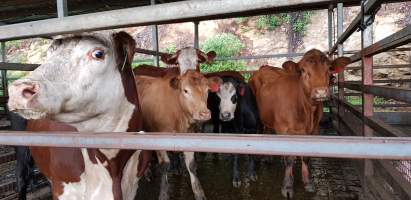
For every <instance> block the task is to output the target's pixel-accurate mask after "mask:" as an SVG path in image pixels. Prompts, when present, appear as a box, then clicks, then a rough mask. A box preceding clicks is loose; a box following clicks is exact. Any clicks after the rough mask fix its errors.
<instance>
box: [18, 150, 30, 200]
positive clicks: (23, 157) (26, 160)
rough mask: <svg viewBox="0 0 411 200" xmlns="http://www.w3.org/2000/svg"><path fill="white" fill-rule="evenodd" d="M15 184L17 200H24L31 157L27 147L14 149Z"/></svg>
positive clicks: (28, 180) (28, 179)
mask: <svg viewBox="0 0 411 200" xmlns="http://www.w3.org/2000/svg"><path fill="white" fill-rule="evenodd" d="M16 155H17V156H16V157H17V165H16V178H17V180H16V183H17V192H18V195H19V200H26V196H27V186H28V184H29V182H30V181H31V178H32V176H31V173H32V171H31V170H32V166H31V162H32V161H31V155H30V150H29V149H28V148H27V147H16Z"/></svg>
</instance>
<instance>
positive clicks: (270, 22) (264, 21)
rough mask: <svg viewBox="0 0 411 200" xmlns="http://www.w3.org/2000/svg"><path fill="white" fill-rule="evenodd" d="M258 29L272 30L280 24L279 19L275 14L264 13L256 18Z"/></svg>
mask: <svg viewBox="0 0 411 200" xmlns="http://www.w3.org/2000/svg"><path fill="white" fill-rule="evenodd" d="M256 23H257V24H256V25H257V28H258V29H266V28H267V29H268V30H274V29H275V28H277V27H279V26H280V25H281V19H280V18H279V17H278V16H277V15H264V16H260V17H258V19H257V22H256Z"/></svg>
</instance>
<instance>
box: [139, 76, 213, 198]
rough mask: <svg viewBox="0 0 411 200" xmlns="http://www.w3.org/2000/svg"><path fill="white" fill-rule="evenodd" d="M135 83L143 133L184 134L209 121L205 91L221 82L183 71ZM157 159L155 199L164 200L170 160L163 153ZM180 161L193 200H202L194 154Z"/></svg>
mask: <svg viewBox="0 0 411 200" xmlns="http://www.w3.org/2000/svg"><path fill="white" fill-rule="evenodd" d="M136 83H137V88H138V91H139V92H138V96H139V99H140V104H141V111H142V113H143V127H144V129H145V130H147V131H153V132H176V133H187V132H193V129H194V126H195V124H196V123H198V122H203V121H206V120H209V119H210V117H211V113H210V110H209V109H208V108H207V96H208V90H209V89H211V90H214V91H216V89H218V84H219V83H221V79H219V78H217V77H210V78H208V79H207V78H205V77H204V75H202V74H201V73H200V72H197V71H195V70H187V71H186V72H185V73H184V74H183V75H176V76H165V77H150V76H137V78H136ZM157 156H158V160H159V163H160V166H161V172H162V176H161V177H162V178H161V186H160V188H161V189H160V196H159V199H168V198H169V197H168V191H167V190H168V182H167V168H168V166H169V162H170V160H169V158H168V155H167V153H166V152H164V151H158V152H157ZM184 157H185V164H186V167H187V170H188V172H189V174H190V180H191V186H192V189H193V192H194V196H195V199H196V200H204V199H206V197H205V194H204V191H203V189H202V187H201V184H200V181H199V180H198V178H197V175H196V164H195V160H194V152H184Z"/></svg>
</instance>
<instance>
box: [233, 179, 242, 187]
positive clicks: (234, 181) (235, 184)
mask: <svg viewBox="0 0 411 200" xmlns="http://www.w3.org/2000/svg"><path fill="white" fill-rule="evenodd" d="M240 186H241V181H240V180H233V187H235V188H239V187H240Z"/></svg>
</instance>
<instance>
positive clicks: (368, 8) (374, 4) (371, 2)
mask: <svg viewBox="0 0 411 200" xmlns="http://www.w3.org/2000/svg"><path fill="white" fill-rule="evenodd" d="M381 3H383V2H382V1H380V0H368V1H367V3H366V4H365V5H364V14H368V13H370V12H373V11H375V10H376V9H377V8H378V7H379V6H380V5H381ZM361 18H362V13H359V14H358V15H357V16H356V17H355V18H354V20H353V21H352V22H351V24H350V25H349V26H348V28H347V29H346V30H345V31H344V32H343V33H342V34H341V36H340V37H339V38H338V39H337V42H336V43H335V44H334V45H333V47H332V48H331V50H330V52H329V54H331V53H333V52H335V50H337V48H338V45H339V44H342V43H343V42H345V41H346V40H347V39H348V38H349V37H350V36H351V35H352V34H353V33H354V32H355V31H356V30H357V28H358V27H359V25H360V23H361Z"/></svg>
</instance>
